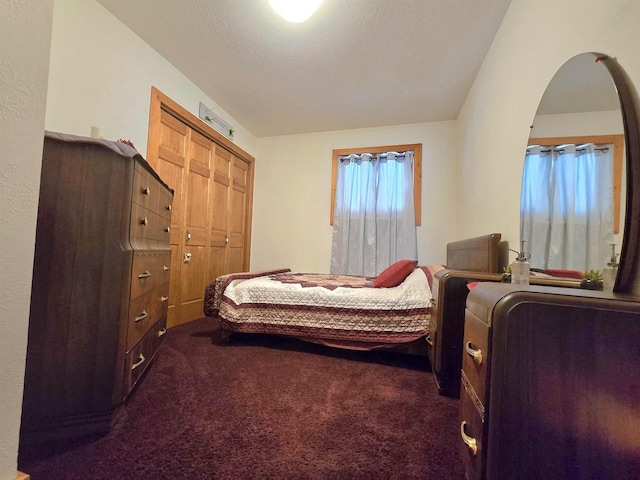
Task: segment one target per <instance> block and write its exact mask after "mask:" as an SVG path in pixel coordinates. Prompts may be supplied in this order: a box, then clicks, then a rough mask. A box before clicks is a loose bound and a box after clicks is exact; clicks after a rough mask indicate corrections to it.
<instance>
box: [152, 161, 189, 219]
mask: <svg viewBox="0 0 640 480" xmlns="http://www.w3.org/2000/svg"><path fill="white" fill-rule="evenodd" d="M159 160H160V161H159V162H158V165H157V167H156V172H157V173H158V175H159V176H160V178H162V180H163V181H164V182H165V183H166V184H167V185H169V188H171V189H173V191H174V196H173V202H172V203H171V230H175V229H180V228H181V227H182V222H183V213H182V199H183V193H182V192H183V189H182V185H183V180H184V179H183V175H184V169H183V168H182V167H179V166H178V165H176V164H175V163H172V162H167V161H165V160H164V158H162V157H159Z"/></svg>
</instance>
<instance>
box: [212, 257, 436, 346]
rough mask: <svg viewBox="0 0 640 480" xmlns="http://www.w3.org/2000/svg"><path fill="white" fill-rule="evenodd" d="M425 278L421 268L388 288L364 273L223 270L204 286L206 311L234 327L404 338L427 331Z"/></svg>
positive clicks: (351, 338) (373, 339)
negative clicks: (346, 274) (374, 282)
mask: <svg viewBox="0 0 640 480" xmlns="http://www.w3.org/2000/svg"><path fill="white" fill-rule="evenodd" d="M429 280H430V276H429V272H428V271H426V269H424V270H423V269H422V268H417V269H416V270H414V271H413V273H411V274H410V275H409V276H408V277H407V278H406V279H405V281H404V282H403V283H401V284H400V285H398V286H397V287H393V288H373V281H374V278H369V277H356V276H341V275H326V274H308V273H291V272H290V271H288V270H280V271H272V272H261V273H259V274H250V273H244V274H234V275H225V276H223V277H219V278H218V279H216V282H215V283H214V284H212V285H211V286H210V287H209V288H208V290H207V295H206V297H207V298H206V300H205V314H206V315H209V316H213V315H216V314H217V315H218V316H219V318H220V321H221V325H222V327H223V328H225V329H227V330H231V331H237V332H247V333H275V334H284V335H290V336H298V337H306V338H309V337H313V338H317V339H331V340H340V341H357V342H377V343H388V344H398V343H407V342H411V341H413V340H417V339H419V338H420V337H422V336H424V335H426V334H427V333H428V329H429V313H430V309H429V299H430V298H431V289H430V281H429Z"/></svg>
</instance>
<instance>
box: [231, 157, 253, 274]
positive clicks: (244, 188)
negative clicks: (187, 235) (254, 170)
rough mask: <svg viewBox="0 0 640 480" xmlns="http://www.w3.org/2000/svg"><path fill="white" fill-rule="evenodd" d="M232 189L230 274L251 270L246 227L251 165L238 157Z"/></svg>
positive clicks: (232, 164) (248, 221) (232, 170)
mask: <svg viewBox="0 0 640 480" xmlns="http://www.w3.org/2000/svg"><path fill="white" fill-rule="evenodd" d="M230 167H231V179H232V183H231V188H230V189H229V219H228V225H229V226H228V229H229V246H228V247H229V248H228V252H227V256H228V261H229V265H228V269H229V271H230V272H243V271H246V270H247V269H248V268H249V265H248V261H247V250H246V245H247V243H248V236H247V229H246V226H247V224H249V223H250V222H251V219H248V218H247V216H248V212H249V209H248V208H247V205H248V202H249V184H250V182H249V173H250V168H249V167H250V165H249V164H248V163H247V162H245V161H243V160H242V159H239V158H237V157H234V158H233V161H232V162H231V165H230Z"/></svg>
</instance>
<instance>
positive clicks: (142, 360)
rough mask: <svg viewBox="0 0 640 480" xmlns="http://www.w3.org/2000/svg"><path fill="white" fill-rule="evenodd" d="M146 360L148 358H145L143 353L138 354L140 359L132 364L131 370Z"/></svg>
mask: <svg viewBox="0 0 640 480" xmlns="http://www.w3.org/2000/svg"><path fill="white" fill-rule="evenodd" d="M145 360H146V359H145V358H144V355H142V354H140V355H138V361H137V362H136V363H134V364H133V365H131V370H135V369H136V368H138V367H139V366H140V365H142V364H143V363H144V361H145Z"/></svg>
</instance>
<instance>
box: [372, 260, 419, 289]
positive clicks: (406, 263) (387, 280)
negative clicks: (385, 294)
mask: <svg viewBox="0 0 640 480" xmlns="http://www.w3.org/2000/svg"><path fill="white" fill-rule="evenodd" d="M416 265H418V261H417V260H398V261H397V262H396V263H394V264H393V265H390V266H388V267H387V268H385V269H384V270H383V271H382V272H380V275H378V276H377V277H376V280H375V282H373V286H374V287H376V288H380V287H397V286H398V285H400V284H401V283H402V282H403V281H404V279H405V278H407V277H408V276H409V274H410V273H411V272H413V271H414V270H415V269H416Z"/></svg>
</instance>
